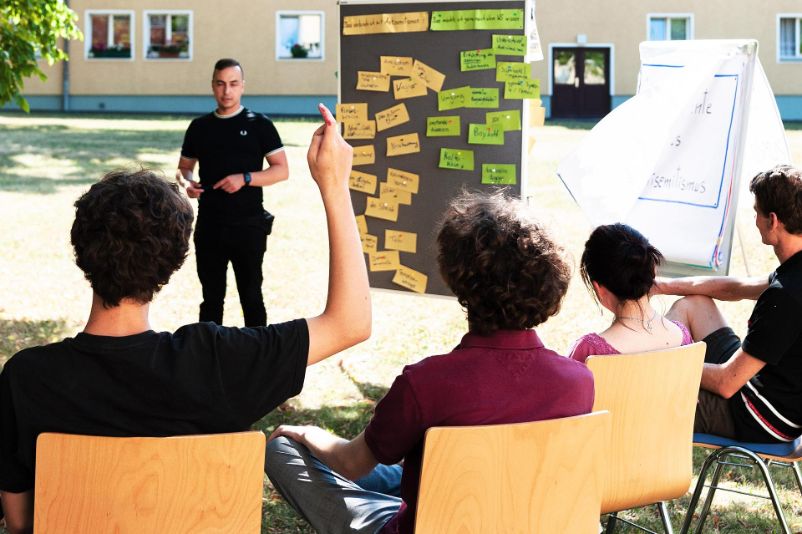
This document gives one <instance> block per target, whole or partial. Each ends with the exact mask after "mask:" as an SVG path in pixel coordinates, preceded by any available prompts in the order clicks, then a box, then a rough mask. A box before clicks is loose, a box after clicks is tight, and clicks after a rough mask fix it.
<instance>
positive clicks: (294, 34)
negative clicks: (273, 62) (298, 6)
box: [276, 11, 323, 60]
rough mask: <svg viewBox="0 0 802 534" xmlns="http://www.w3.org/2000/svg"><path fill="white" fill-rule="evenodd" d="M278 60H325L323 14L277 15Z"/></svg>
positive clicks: (296, 12) (292, 13)
mask: <svg viewBox="0 0 802 534" xmlns="http://www.w3.org/2000/svg"><path fill="white" fill-rule="evenodd" d="M276 28H277V30H278V31H276V59H282V60H283V59H323V12H322V11H279V12H278V13H276Z"/></svg>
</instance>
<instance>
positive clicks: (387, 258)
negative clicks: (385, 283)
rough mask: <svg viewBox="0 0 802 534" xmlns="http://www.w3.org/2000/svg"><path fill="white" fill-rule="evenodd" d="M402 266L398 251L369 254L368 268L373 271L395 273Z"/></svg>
mask: <svg viewBox="0 0 802 534" xmlns="http://www.w3.org/2000/svg"><path fill="white" fill-rule="evenodd" d="M400 266H401V260H399V257H398V251H397V250H382V251H380V252H374V253H373V254H368V267H369V268H370V270H371V271H395V270H396V269H398V268H399V267H400Z"/></svg>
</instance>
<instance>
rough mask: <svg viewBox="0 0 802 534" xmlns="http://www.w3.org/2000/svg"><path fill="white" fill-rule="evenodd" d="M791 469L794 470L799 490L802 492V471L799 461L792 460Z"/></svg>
mask: <svg viewBox="0 0 802 534" xmlns="http://www.w3.org/2000/svg"><path fill="white" fill-rule="evenodd" d="M791 469H793V470H794V476H795V477H796V485H797V486H799V492H800V493H802V473H800V472H799V462H791Z"/></svg>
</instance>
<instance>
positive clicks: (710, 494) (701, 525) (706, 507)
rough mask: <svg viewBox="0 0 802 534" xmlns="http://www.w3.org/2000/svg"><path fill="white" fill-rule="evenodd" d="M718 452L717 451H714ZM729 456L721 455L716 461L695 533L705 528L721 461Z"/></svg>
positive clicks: (719, 475)
mask: <svg viewBox="0 0 802 534" xmlns="http://www.w3.org/2000/svg"><path fill="white" fill-rule="evenodd" d="M716 452H718V451H716ZM728 455H729V454H722V455H720V456H719V457H718V458H717V459H716V470H715V471H713V478H712V479H711V480H710V487H709V488H707V497H705V504H704V506H702V513H701V514H699V526H698V527H697V529H696V532H700V533H701V532H702V529H703V528H704V526H705V520H706V519H707V514H708V513H710V506H711V505H712V504H713V496H715V494H716V489H717V487H718V480H719V478H720V477H721V469H722V467H723V465H722V463H721V462H722V459H723V458H726V457H727V456H728Z"/></svg>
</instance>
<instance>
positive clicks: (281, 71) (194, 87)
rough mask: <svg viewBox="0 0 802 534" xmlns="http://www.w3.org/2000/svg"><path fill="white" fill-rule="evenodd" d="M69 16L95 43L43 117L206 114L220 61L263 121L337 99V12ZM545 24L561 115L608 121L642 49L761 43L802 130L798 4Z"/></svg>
mask: <svg viewBox="0 0 802 534" xmlns="http://www.w3.org/2000/svg"><path fill="white" fill-rule="evenodd" d="M465 3H467V2H465ZM462 4H463V3H460V8H462V7H461V6H462ZM70 5H71V7H72V9H73V10H74V11H75V12H76V13H77V15H78V20H79V26H80V27H81V29H82V31H83V32H84V41H83V42H80V41H74V42H72V43H70V50H69V52H70V56H71V60H70V61H69V62H68V63H67V64H66V66H65V65H55V66H52V67H46V69H45V71H46V73H47V74H48V80H47V81H46V82H40V81H38V80H28V81H27V82H26V87H25V96H26V97H27V98H28V100H29V102H30V103H31V107H32V109H42V110H47V109H49V110H61V109H66V110H72V111H129V112H173V113H176V112H178V113H182V112H183V113H197V112H203V111H208V110H209V109H211V107H212V106H213V105H214V102H213V100H212V98H211V95H210V80H211V70H212V65H213V64H214V62H215V60H217V59H218V58H221V57H235V58H237V59H238V60H239V61H240V62H241V63H242V64H243V66H244V69H245V78H246V98H245V104H246V105H247V106H249V107H251V108H253V109H256V110H258V111H262V112H265V113H269V114H282V115H296V114H297V115H310V114H314V113H315V106H316V104H317V102H319V101H323V102H326V103H328V104H333V103H334V102H335V101H336V95H337V84H338V80H337V70H338V49H337V48H338V31H339V20H338V16H339V14H338V7H337V3H336V1H335V0H303V1H297V0H296V1H291V0H229V2H226V3H225V4H220V3H218V2H215V1H211V0H196V1H189V0H150V1H148V2H142V1H141V0H104V1H102V2H100V1H98V0H72V2H71V3H70ZM536 13H537V21H538V30H539V33H540V39H541V44H542V48H543V54H544V56H545V59H544V61H541V62H537V63H535V64H534V65H533V76H535V77H538V78H539V79H540V80H541V92H542V95H543V102H544V106H545V107H546V109H547V112H548V114H549V116H551V117H598V116H601V115H603V114H604V113H606V112H607V111H609V110H610V109H611V108H613V107H615V106H616V105H618V104H620V103H621V102H623V101H624V100H626V99H627V98H629V97H630V96H632V95H633V94H634V92H635V88H636V82H637V75H638V69H639V57H638V43H639V42H641V41H643V40H647V39H735V38H753V39H757V40H758V41H759V43H760V50H759V57H760V60H761V62H762V64H763V67H764V69H765V71H766V74H767V76H768V79H769V82H770V84H771V86H772V88H773V90H774V93H775V95H776V97H777V102H778V106H779V108H780V112H781V114H782V116H783V118H784V119H786V120H802V3H800V1H799V0H762V1H760V2H756V1H754V0H729V1H727V0H613V1H611V2H600V1H597V0H560V1H559V2H558V1H556V0H538V1H537V8H536ZM410 38H414V34H410ZM65 72H66V73H67V76H66V78H65Z"/></svg>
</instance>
